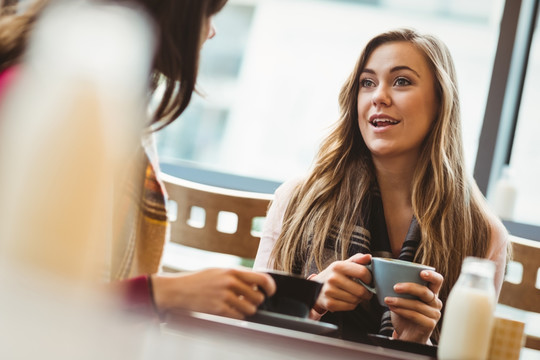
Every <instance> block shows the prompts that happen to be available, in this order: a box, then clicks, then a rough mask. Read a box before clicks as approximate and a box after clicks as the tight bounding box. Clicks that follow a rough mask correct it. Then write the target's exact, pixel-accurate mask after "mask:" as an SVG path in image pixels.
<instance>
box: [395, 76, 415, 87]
mask: <svg viewBox="0 0 540 360" xmlns="http://www.w3.org/2000/svg"><path fill="white" fill-rule="evenodd" d="M394 85H395V86H407V85H411V82H410V81H409V79H407V78H404V77H398V78H397V79H396V81H394Z"/></svg>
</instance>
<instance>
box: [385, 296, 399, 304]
mask: <svg viewBox="0 0 540 360" xmlns="http://www.w3.org/2000/svg"><path fill="white" fill-rule="evenodd" d="M384 302H385V303H387V304H390V305H391V304H394V303H395V302H396V299H394V298H393V297H385V298H384Z"/></svg>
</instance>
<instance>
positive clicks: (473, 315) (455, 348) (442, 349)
mask: <svg viewBox="0 0 540 360" xmlns="http://www.w3.org/2000/svg"><path fill="white" fill-rule="evenodd" d="M494 273H495V264H494V263H493V262H491V261H489V260H485V259H477V258H471V257H468V258H466V259H465V261H464V262H463V267H462V271H461V274H460V277H459V279H458V281H457V282H456V284H455V286H454V288H453V289H452V291H451V292H450V295H449V296H448V300H447V302H446V310H445V314H444V320H443V325H442V331H441V339H440V343H439V347H438V352H437V357H438V358H439V359H441V360H446V359H448V360H450V359H451V360H459V359H464V360H465V359H466V360H484V359H486V358H487V355H488V351H489V343H490V338H491V329H492V327H493V313H494V310H495V288H494V285H493V275H494Z"/></svg>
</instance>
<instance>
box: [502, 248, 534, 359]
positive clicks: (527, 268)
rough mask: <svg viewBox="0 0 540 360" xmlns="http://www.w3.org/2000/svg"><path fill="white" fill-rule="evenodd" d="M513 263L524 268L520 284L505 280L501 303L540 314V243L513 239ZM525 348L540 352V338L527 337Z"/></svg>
mask: <svg viewBox="0 0 540 360" xmlns="http://www.w3.org/2000/svg"><path fill="white" fill-rule="evenodd" d="M511 243H512V251H513V254H512V255H513V256H512V261H515V262H518V263H520V264H521V265H522V267H523V274H522V279H521V282H520V283H519V284H514V283H512V282H509V281H508V280H507V279H505V280H504V282H503V285H502V288H501V293H500V295H499V303H500V304H504V305H507V306H511V307H513V308H517V309H521V310H525V311H530V312H535V313H540V289H538V288H537V287H536V283H537V276H538V269H539V268H540V242H537V241H532V240H526V239H517V238H512V240H511ZM525 347H528V348H532V349H536V350H540V338H539V337H537V336H532V335H527V336H526V341H525Z"/></svg>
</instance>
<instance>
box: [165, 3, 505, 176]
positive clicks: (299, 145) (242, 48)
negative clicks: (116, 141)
mask: <svg viewBox="0 0 540 360" xmlns="http://www.w3.org/2000/svg"><path fill="white" fill-rule="evenodd" d="M502 5H503V3H502V2H501V1H490V0H477V1H474V2H469V1H465V0H437V1H434V0H415V1H407V2H403V1H400V0H378V1H377V0H371V1H367V0H365V1H359V0H358V1H354V0H349V1H345V0H341V1H336V0H287V1H279V0H258V1H254V0H252V1H247V0H230V1H229V3H228V4H227V5H226V7H225V8H224V10H223V11H222V12H220V13H219V14H218V15H217V17H216V19H215V22H216V27H217V31H218V36H217V37H216V38H214V39H212V40H210V41H208V42H207V43H206V44H205V46H204V49H203V54H202V56H201V61H202V64H201V69H200V76H199V85H200V86H199V87H200V89H202V90H203V92H204V93H205V94H206V95H205V97H204V98H201V97H198V96H196V97H195V98H194V100H193V101H192V103H191V104H190V106H189V108H188V110H187V111H186V112H185V113H184V114H183V115H182V117H181V118H180V119H179V120H178V121H176V122H174V123H173V124H172V125H170V126H169V127H168V128H166V129H165V130H164V131H162V132H160V133H159V135H158V150H159V152H160V157H161V159H162V161H163V162H166V163H174V162H178V161H179V159H181V160H182V161H190V162H195V163H197V164H198V166H204V167H207V168H210V169H213V170H217V171H223V172H228V173H233V174H237V175H242V176H248V177H255V178H262V179H268V180H273V181H275V182H282V181H284V180H286V179H288V178H291V177H293V176H296V175H299V174H304V173H306V172H307V171H308V169H309V167H310V166H311V163H312V161H313V158H314V156H315V155H316V153H317V150H318V146H319V144H320V141H321V140H322V138H323V137H324V136H325V134H326V132H327V130H328V128H329V127H330V126H331V125H332V124H333V123H334V122H335V121H336V120H337V118H338V115H339V113H338V110H339V109H338V94H339V90H340V87H341V85H342V83H343V82H344V80H345V78H346V77H347V76H348V74H349V73H350V71H351V70H352V68H353V66H354V63H355V61H356V59H357V57H358V55H359V53H360V51H361V49H362V48H363V46H364V45H365V43H366V42H367V41H368V40H369V39H370V38H371V37H373V36H374V35H376V34H378V33H380V32H382V31H385V30H389V29H392V28H396V27H400V26H407V27H413V28H415V29H417V30H419V31H421V32H428V33H433V34H435V35H438V36H439V37H440V38H441V39H442V40H443V41H444V42H445V43H446V44H447V45H448V46H449V47H450V50H451V51H452V54H453V55H454V60H455V63H456V67H457V72H458V79H459V90H460V93H461V99H462V115H463V124H464V139H465V147H466V156H467V164H468V166H469V168H470V169H471V172H472V169H473V165H474V162H475V155H476V149H477V148H478V138H479V134H480V129H481V126H482V120H483V118H484V110H485V106H486V100H487V95H488V90H489V85H490V76H491V65H492V64H493V61H494V55H495V51H496V46H497V39H498V34H499V21H500V17H501V11H502ZM465 39H466V40H465Z"/></svg>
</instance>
